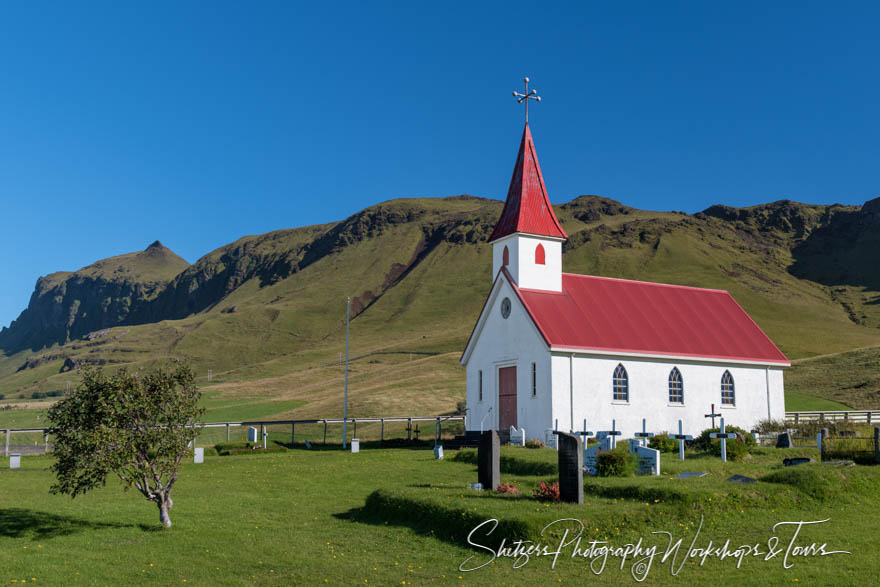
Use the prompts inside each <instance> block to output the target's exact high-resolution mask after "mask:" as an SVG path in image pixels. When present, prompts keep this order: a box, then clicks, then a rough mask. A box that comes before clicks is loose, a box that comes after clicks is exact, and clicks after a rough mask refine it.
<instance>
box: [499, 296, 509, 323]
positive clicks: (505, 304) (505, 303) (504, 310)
mask: <svg viewBox="0 0 880 587" xmlns="http://www.w3.org/2000/svg"><path fill="white" fill-rule="evenodd" d="M508 316H510V298H504V299H503V300H501V317H502V318H507V317H508Z"/></svg>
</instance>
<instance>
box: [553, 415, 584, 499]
mask: <svg viewBox="0 0 880 587" xmlns="http://www.w3.org/2000/svg"><path fill="white" fill-rule="evenodd" d="M556 436H557V438H558V439H559V500H560V501H564V502H567V503H577V504H583V503H584V449H583V443H582V442H581V438H580V436H576V435H574V434H568V433H567V432H559V431H558V430H557V431H556Z"/></svg>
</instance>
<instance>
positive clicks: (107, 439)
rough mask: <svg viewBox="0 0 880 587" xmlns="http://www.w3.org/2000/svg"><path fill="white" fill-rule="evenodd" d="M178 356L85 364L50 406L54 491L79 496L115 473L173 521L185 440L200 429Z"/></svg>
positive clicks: (189, 379)
mask: <svg viewBox="0 0 880 587" xmlns="http://www.w3.org/2000/svg"><path fill="white" fill-rule="evenodd" d="M193 381H194V375H193V372H192V370H191V369H189V368H188V367H186V366H185V365H182V364H180V363H177V364H174V365H172V366H169V367H167V368H166V367H160V368H157V369H152V370H139V371H137V372H135V373H132V372H129V371H128V370H126V369H120V370H119V371H118V372H117V373H116V374H114V375H107V374H106V373H105V372H104V370H103V369H101V368H95V367H87V368H85V369H83V371H82V382H81V383H80V384H79V385H78V386H77V388H76V389H75V390H74V391H73V392H72V393H71V394H70V395H68V396H67V397H65V398H64V399H63V400H61V401H59V402H58V403H57V404H55V405H54V406H52V407H51V408H50V409H49V420H50V421H51V422H52V426H53V428H52V431H51V432H52V434H54V435H55V459H56V461H55V464H53V465H52V471H53V472H54V473H55V475H56V476H57V481H56V483H55V484H54V485H53V486H52V488H51V491H52V493H66V494H69V495H70V496H71V497H76V496H77V495H79V494H81V493H85V492H87V491H89V490H91V489H94V488H95V487H98V486H101V485H105V484H106V482H107V476H108V475H109V474H116V476H118V477H119V478H120V479H121V480H122V482H123V483H124V484H125V488H126V489H130V488H132V487H134V488H135V489H137V490H138V491H140V492H141V493H142V494H143V496H144V497H145V498H147V499H148V500H150V501H152V502H154V503H155V504H156V505H157V507H158V508H159V521H160V522H161V523H162V525H164V526H165V527H166V528H169V527H171V518H170V517H169V515H168V512H169V510H170V509H171V508H172V506H173V505H174V502H173V501H172V500H171V489H172V488H173V487H174V483H175V482H176V481H177V472H178V469H179V468H180V462H181V460H182V459H183V457H184V455H185V454H186V452H187V448H188V445H189V443H190V442H192V441H194V440H195V438H196V437H197V436H198V433H199V428H200V425H199V419H200V418H201V415H202V413H203V412H204V410H203V409H202V408H200V407H199V405H198V404H199V399H200V396H201V393H200V392H199V391H198V389H197V388H196V386H195V383H194V382H193Z"/></svg>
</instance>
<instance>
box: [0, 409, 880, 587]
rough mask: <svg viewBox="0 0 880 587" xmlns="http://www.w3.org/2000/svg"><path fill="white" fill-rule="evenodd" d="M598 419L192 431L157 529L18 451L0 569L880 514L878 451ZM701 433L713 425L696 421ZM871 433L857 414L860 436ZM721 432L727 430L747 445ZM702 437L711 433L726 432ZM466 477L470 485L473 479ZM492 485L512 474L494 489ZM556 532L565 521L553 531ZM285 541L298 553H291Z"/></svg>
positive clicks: (627, 536) (342, 564)
mask: <svg viewBox="0 0 880 587" xmlns="http://www.w3.org/2000/svg"><path fill="white" fill-rule="evenodd" d="M718 424H720V422H718ZM596 427H599V428H603V426H596ZM607 428H609V429H608V430H604V431H602V430H600V431H599V432H598V433H596V434H595V436H596V437H597V438H598V440H597V439H596V438H590V437H589V436H587V435H585V434H578V433H577V431H575V433H574V434H569V433H565V432H558V433H556V434H555V435H554V436H556V437H557V438H558V442H557V443H555V444H556V445H557V446H558V448H555V447H554V446H540V445H533V444H532V445H530V446H537V448H529V447H526V446H523V445H522V444H521V443H507V444H501V442H500V441H499V437H498V434H497V432H495V431H487V432H485V433H484V435H483V436H482V437H481V439H480V440H481V443H482V444H481V445H480V447H479V448H477V449H461V450H454V449H451V450H446V451H445V454H442V458H438V455H437V452H436V451H435V450H431V446H430V444H429V443H425V445H423V444H421V443H419V444H417V445H414V446H413V447H412V448H382V447H380V446H379V445H378V444H377V443H372V444H369V445H367V448H361V447H359V450H358V452H353V451H352V446H351V443H349V446H348V447H347V449H346V450H344V451H343V450H341V446H340V445H339V444H338V442H337V443H333V444H331V445H328V446H326V447H324V449H322V450H316V449H309V448H306V446H305V443H297V444H295V445H292V447H290V448H284V449H283V450H280V451H278V452H273V451H265V452H264V451H262V450H251V451H249V452H247V453H244V452H242V453H236V454H232V455H230V456H220V455H219V454H218V453H217V451H216V450H214V449H213V447H212V446H197V447H195V449H196V450H194V451H192V452H191V453H190V457H189V458H188V460H187V461H186V462H185V464H184V465H183V466H182V469H181V475H180V481H179V484H178V487H177V489H176V490H175V492H176V493H175V496H174V497H175V502H176V505H175V510H174V513H175V526H174V527H173V528H171V529H169V530H167V531H164V532H156V531H154V530H155V529H156V528H158V526H157V525H156V524H155V521H154V519H153V516H152V512H150V511H148V510H147V508H146V506H145V505H144V504H143V503H142V502H140V501H138V500H136V499H134V498H132V497H131V496H130V494H126V493H124V492H121V491H119V489H118V483H115V482H113V481H112V480H111V481H110V482H109V483H108V485H107V487H104V488H101V489H98V490H95V491H94V492H91V493H89V494H87V495H84V496H81V497H78V498H77V499H76V500H70V499H69V498H67V497H64V496H57V495H50V494H49V492H48V487H49V485H50V484H51V483H52V481H53V475H52V474H51V473H50V472H49V471H47V468H48V466H49V464H50V463H51V456H49V455H24V456H18V457H14V458H15V461H14V462H15V463H16V464H17V465H18V467H19V468H18V469H17V470H8V469H6V470H3V469H5V468H6V466H4V468H3V469H0V471H2V472H0V482H2V490H3V494H2V500H3V502H2V508H0V547H2V548H3V549H4V550H5V551H7V552H16V553H17V554H16V557H15V568H16V569H21V568H27V569H29V570H28V572H27V573H26V574H27V575H29V576H28V577H25V576H24V575H22V576H20V577H15V576H14V575H10V569H11V568H12V567H11V566H10V560H11V559H8V558H7V559H4V561H0V573H2V574H3V575H2V576H3V577H4V578H8V579H9V580H11V579H13V578H15V579H16V580H23V579H27V580H28V581H30V579H31V577H35V578H37V580H38V581H40V582H44V583H61V582H73V583H77V582H82V583H91V582H106V581H107V580H109V578H110V577H113V578H114V579H115V580H120V581H123V582H134V581H137V580H145V579H148V580H151V581H155V582H161V583H167V582H182V581H183V580H184V579H186V580H187V582H195V583H214V582H235V583H237V582H244V581H253V580H278V581H281V582H303V581H305V582H310V583H314V582H318V583H320V582H323V581H324V579H327V580H328V582H331V583H332V582H343V581H344V582H351V580H352V578H356V579H357V580H358V582H362V581H364V580H366V581H367V582H369V583H375V582H379V583H388V582H392V581H393V582H397V583H399V582H400V581H412V582H414V583H415V582H425V581H431V580H435V581H441V582H451V583H460V582H461V581H476V582H477V583H487V584H488V583H494V582H498V581H504V580H514V581H517V582H519V581H541V580H545V579H546V576H547V575H546V573H548V572H551V571H550V569H549V562H548V561H544V560H542V561H536V562H535V563H534V564H531V565H529V566H527V567H525V568H522V569H517V570H513V569H512V568H511V567H510V565H508V564H506V563H505V562H503V561H496V562H495V564H492V565H489V566H487V567H485V568H483V569H481V570H480V571H478V572H475V573H474V574H471V575H462V574H461V573H460V572H459V571H458V570H457V564H458V562H460V561H463V560H465V559H466V558H467V557H468V556H471V555H473V554H474V550H473V549H472V548H468V546H467V541H466V537H467V536H468V534H469V532H470V531H471V530H473V529H474V528H475V527H477V526H478V525H479V524H481V523H483V522H484V521H485V520H487V519H497V520H498V522H499V526H498V528H497V529H496V530H495V532H494V533H493V534H492V536H491V537H484V540H483V542H482V543H483V544H498V542H500V540H501V539H502V538H507V539H508V540H512V539H532V540H537V539H542V538H543V539H544V540H546V539H547V538H548V535H547V534H544V535H543V536H542V534H541V530H542V529H543V528H544V527H545V526H546V525H547V524H548V523H550V522H552V521H554V520H557V519H560V518H574V519H578V520H581V521H582V522H583V523H584V524H585V525H586V527H587V528H589V531H590V532H589V539H591V540H592V539H598V540H608V541H619V542H628V541H630V540H637V539H638V537H643V538H646V539H647V538H648V537H650V532H652V531H654V530H659V529H666V530H669V531H670V532H674V533H676V535H677V536H679V537H682V538H688V537H692V536H693V535H694V532H695V531H696V530H695V529H696V527H697V525H698V524H699V522H700V517H701V516H702V517H704V523H703V528H702V535H703V536H706V537H707V538H711V539H719V538H722V537H725V538H726V537H731V538H732V537H736V538H737V539H740V540H742V541H743V542H747V541H748V540H750V539H752V540H758V539H759V537H762V536H765V535H767V533H768V531H769V528H770V527H771V526H772V525H773V524H775V523H777V522H779V521H782V520H789V519H804V520H807V519H814V518H817V517H819V518H821V519H824V518H828V517H830V518H831V520H832V522H831V523H827V524H825V525H824V526H823V528H822V531H821V533H819V532H815V533H813V534H810V535H809V537H810V541H812V540H820V541H822V542H828V543H829V544H830V545H833V546H834V547H836V548H839V549H843V550H848V551H852V552H854V553H858V552H869V551H870V550H871V549H872V548H873V545H874V539H873V535H872V532H871V531H870V530H869V529H870V528H871V527H873V526H874V525H875V524H876V523H877V522H880V518H878V515H877V513H876V512H877V511H878V508H880V497H878V496H877V493H876V491H875V490H874V488H875V487H877V485H878V483H880V467H875V466H845V465H841V464H839V463H836V462H834V461H826V462H822V461H821V453H820V452H819V450H818V448H817V447H815V446H813V447H798V446H795V447H793V448H785V449H782V448H776V447H775V446H759V445H758V444H757V443H755V444H754V445H752V446H749V448H748V454H747V456H746V457H744V458H740V459H738V460H732V459H728V460H727V461H726V462H725V461H723V460H722V459H721V458H720V455H716V454H715V453H714V452H712V450H711V449H705V448H700V447H699V445H698V441H699V437H701V436H702V435H703V431H697V430H684V432H692V436H694V437H696V438H697V440H696V441H694V440H689V441H684V440H682V441H683V442H687V444H688V446H687V448H686V449H685V451H684V456H685V458H684V459H683V460H682V459H681V458H680V455H679V447H678V441H675V446H674V450H673V451H672V452H659V451H657V450H655V449H651V448H649V447H645V446H643V444H645V443H646V441H647V442H650V441H651V440H653V438H655V437H656V436H659V432H661V431H656V432H655V437H647V436H641V437H636V438H623V437H622V435H612V432H613V426H608V427H607ZM864 428H867V427H864ZM707 430H712V429H707ZM650 431H651V429H650V427H647V432H650ZM647 432H646V433H645V434H647ZM712 434H721V433H720V432H717V433H713V432H708V433H707V434H706V435H705V436H707V437H711V435H712ZM724 434H731V433H727V432H725V433H724ZM798 434H800V433H798ZM671 436H674V435H671ZM870 436H872V435H871V434H869V432H868V430H860V429H859V438H863V437H870ZM447 438H448V437H447ZM844 438H846V435H844ZM724 439H725V440H726V443H727V444H728V446H729V445H731V444H737V443H740V440H739V439H737V438H733V439H730V438H724ZM584 440H586V441H587V442H586V448H584V444H585V442H584ZM871 440H873V438H871ZM710 442H712V443H717V444H720V438H719V440H711V441H710ZM612 443H614V444H616V446H615V447H614V448H612ZM426 445H427V446H426ZM438 447H439V445H438ZM315 448H317V447H315ZM597 448H600V449H601V448H604V451H602V450H599V451H597V450H596V449H597ZM590 451H592V452H590ZM645 451H651V452H645ZM603 452H604V454H612V453H614V454H619V455H624V457H623V458H626V455H630V457H632V458H633V459H634V462H635V463H636V467H635V468H634V469H633V470H632V471H630V472H628V473H626V474H625V475H624V476H608V477H605V476H600V475H593V474H590V471H588V468H589V466H590V464H589V461H590V459H591V458H592V457H595V456H596V454H597V453H598V454H599V455H601V454H603ZM655 453H656V454H655ZM655 456H656V457H659V458H655ZM597 460H598V459H597ZM10 461H12V459H10ZM199 461H201V462H199ZM784 461H787V462H784ZM655 463H656V465H655ZM593 467H595V461H594V464H593ZM658 467H659V471H657V468H658ZM658 472H659V474H657V473H658ZM477 482H479V483H480V484H481V485H482V489H481V490H475V489H472V487H473V485H472V484H475V483H477ZM542 483H543V484H544V485H545V486H546V487H552V486H553V485H554V484H558V488H559V489H558V493H556V494H555V495H558V500H557V499H556V497H555V495H554V494H553V493H552V492H551V493H550V494H549V495H550V497H548V494H547V493H546V492H545V493H543V494H542V496H541V497H540V498H538V497H536V494H541V491H540V490H541V484H542ZM500 484H504V485H500ZM493 486H495V487H499V486H500V487H501V488H502V489H509V488H510V487H513V488H515V490H514V491H509V490H506V491H505V492H504V493H501V492H497V491H492V490H491V487H493ZM11 496H15V498H14V500H13V498H12V497H11ZM816 512H821V516H818V514H817V513H816ZM549 537H550V538H555V539H557V540H558V539H559V538H560V535H558V533H557V534H554V531H551V532H550V533H549ZM404 544H406V545H407V546H406V548H403V546H402V545H404ZM292 549H296V552H297V556H296V557H291V556H290V553H291V551H292ZM334 557H335V558H334ZM194 560H195V561H198V563H199V564H197V565H196V564H192V561H194ZM858 560H863V559H857V558H856V557H827V558H821V557H817V558H810V559H809V560H804V561H802V562H800V563H799V566H798V568H797V572H792V571H791V570H785V569H783V568H782V567H781V565H778V564H771V563H767V562H760V561H747V562H746V563H744V565H743V567H744V568H743V569H740V570H739V571H737V570H736V569H735V567H734V566H733V565H726V564H724V563H721V562H718V561H710V562H708V563H707V564H706V565H705V566H704V567H702V568H701V567H700V566H698V565H696V564H694V565H690V564H689V565H687V566H686V570H685V571H683V572H686V573H687V574H688V576H689V577H693V578H694V579H695V580H709V579H718V577H722V578H724V577H727V578H728V579H725V580H733V579H734V578H736V579H741V580H743V581H744V582H746V583H748V581H749V580H750V577H758V576H760V577H762V579H764V580H770V581H772V580H779V581H782V580H785V581H790V580H791V578H792V577H798V578H799V579H800V580H801V581H804V580H808V579H810V578H812V579H814V580H827V579H829V578H831V577H833V576H837V575H838V574H844V575H845V576H846V577H847V578H848V581H852V582H867V581H869V573H871V571H870V569H867V568H866V567H865V566H864V565H863V564H859V563H858ZM583 566H584V565H583V564H578V563H574V562H568V563H567V564H559V565H558V566H557V567H556V569H555V570H553V571H552V572H553V573H554V575H553V577H554V578H560V579H561V580H563V581H568V580H572V581H574V580H580V579H582V578H583V572H584V568H583ZM627 572H628V571H627V570H626V569H625V570H623V571H621V570H619V569H608V570H606V571H605V572H604V574H603V575H602V576H596V577H593V578H594V579H595V580H599V581H602V580H605V581H608V582H612V581H614V582H619V581H620V580H621V579H622V578H627V577H628V575H627V574H626V573H627ZM661 572H662V573H667V572H668V570H667V569H666V568H665V567H662V571H661ZM444 575H445V577H444ZM460 575H462V577H463V579H462V580H459V579H458V577H459V576H460ZM662 576H663V575H662V574H658V577H661V578H662ZM722 582H724V581H722Z"/></svg>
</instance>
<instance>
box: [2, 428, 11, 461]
mask: <svg viewBox="0 0 880 587" xmlns="http://www.w3.org/2000/svg"><path fill="white" fill-rule="evenodd" d="M11 434H12V431H11V430H9V429H8V428H7V429H6V450H5V451H4V452H3V456H5V457H8V456H9V436H10V435H11Z"/></svg>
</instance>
